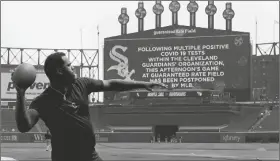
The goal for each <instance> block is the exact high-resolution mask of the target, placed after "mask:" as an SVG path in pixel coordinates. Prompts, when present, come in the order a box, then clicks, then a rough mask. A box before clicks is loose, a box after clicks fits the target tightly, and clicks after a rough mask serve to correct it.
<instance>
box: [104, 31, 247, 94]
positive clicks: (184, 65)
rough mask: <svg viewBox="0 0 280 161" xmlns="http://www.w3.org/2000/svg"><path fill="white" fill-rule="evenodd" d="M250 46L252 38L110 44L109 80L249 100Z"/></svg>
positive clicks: (106, 66)
mask: <svg viewBox="0 0 280 161" xmlns="http://www.w3.org/2000/svg"><path fill="white" fill-rule="evenodd" d="M249 41H250V39H249V34H231V35H211V36H190V37H165V38H139V39H137V38H136V39H111V40H107V41H105V50H104V60H105V63H104V78H105V79H125V80H141V81H155V82H161V83H165V84H167V85H168V86H169V87H170V88H178V89H189V88H191V89H193V88H199V89H224V90H225V91H232V92H233V91H234V92H236V91H240V92H241V91H242V92H243V93H244V92H246V91H247V92H246V95H247V97H249V95H250V94H249V92H250V90H249V88H250V54H251V52H250V43H249ZM247 99H249V98H247Z"/></svg>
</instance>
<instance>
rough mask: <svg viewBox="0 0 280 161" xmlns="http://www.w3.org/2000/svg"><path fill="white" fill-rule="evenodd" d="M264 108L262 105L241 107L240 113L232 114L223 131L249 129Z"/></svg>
mask: <svg viewBox="0 0 280 161" xmlns="http://www.w3.org/2000/svg"><path fill="white" fill-rule="evenodd" d="M263 110H264V108H261V107H244V108H242V109H240V113H239V114H236V115H234V116H232V118H231V119H230V120H231V121H230V124H229V125H228V127H226V128H224V129H223V131H232V132H233V131H241V132H242V131H248V130H249V129H250V128H251V126H252V125H253V124H254V123H255V122H256V120H257V118H258V116H259V114H260V113H261V112H262V111H263Z"/></svg>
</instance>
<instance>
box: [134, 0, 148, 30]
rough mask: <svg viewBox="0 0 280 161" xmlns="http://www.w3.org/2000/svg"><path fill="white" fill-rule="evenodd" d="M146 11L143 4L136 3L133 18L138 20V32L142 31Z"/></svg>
mask: <svg viewBox="0 0 280 161" xmlns="http://www.w3.org/2000/svg"><path fill="white" fill-rule="evenodd" d="M146 14H147V12H146V10H145V8H144V3H143V2H138V8H137V10H136V11H135V16H136V17H137V18H138V32H141V31H143V30H144V18H145V17H146Z"/></svg>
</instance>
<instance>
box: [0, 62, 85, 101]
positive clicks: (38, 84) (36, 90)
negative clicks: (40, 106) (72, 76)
mask: <svg viewBox="0 0 280 161" xmlns="http://www.w3.org/2000/svg"><path fill="white" fill-rule="evenodd" d="M16 67H17V65H1V100H4V101H5V100H14V99H16V89H15V86H14V83H13V82H12V80H11V73H12V72H13V70H14V69H15V68H16ZM35 68H36V69H37V74H36V80H35V82H34V83H33V84H32V85H31V86H30V87H29V88H28V89H27V90H26V94H25V97H26V99H27V100H32V99H34V98H35V97H37V96H38V95H40V94H41V93H42V92H43V91H44V90H45V89H46V88H48V87H49V85H50V83H49V79H48V77H47V76H46V75H45V72H44V70H43V66H35ZM79 69H80V68H79V67H75V71H76V73H77V75H78V76H79V72H80V71H79Z"/></svg>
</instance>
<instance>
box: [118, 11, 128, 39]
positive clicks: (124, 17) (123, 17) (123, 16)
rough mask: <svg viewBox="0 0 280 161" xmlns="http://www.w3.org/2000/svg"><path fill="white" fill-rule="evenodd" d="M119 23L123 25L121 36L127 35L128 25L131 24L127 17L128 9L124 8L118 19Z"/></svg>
mask: <svg viewBox="0 0 280 161" xmlns="http://www.w3.org/2000/svg"><path fill="white" fill-rule="evenodd" d="M118 20H119V23H120V24H121V34H122V35H124V34H127V23H128V22H129V16H128V15H127V9H126V8H122V9H121V14H120V16H119V18H118Z"/></svg>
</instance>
